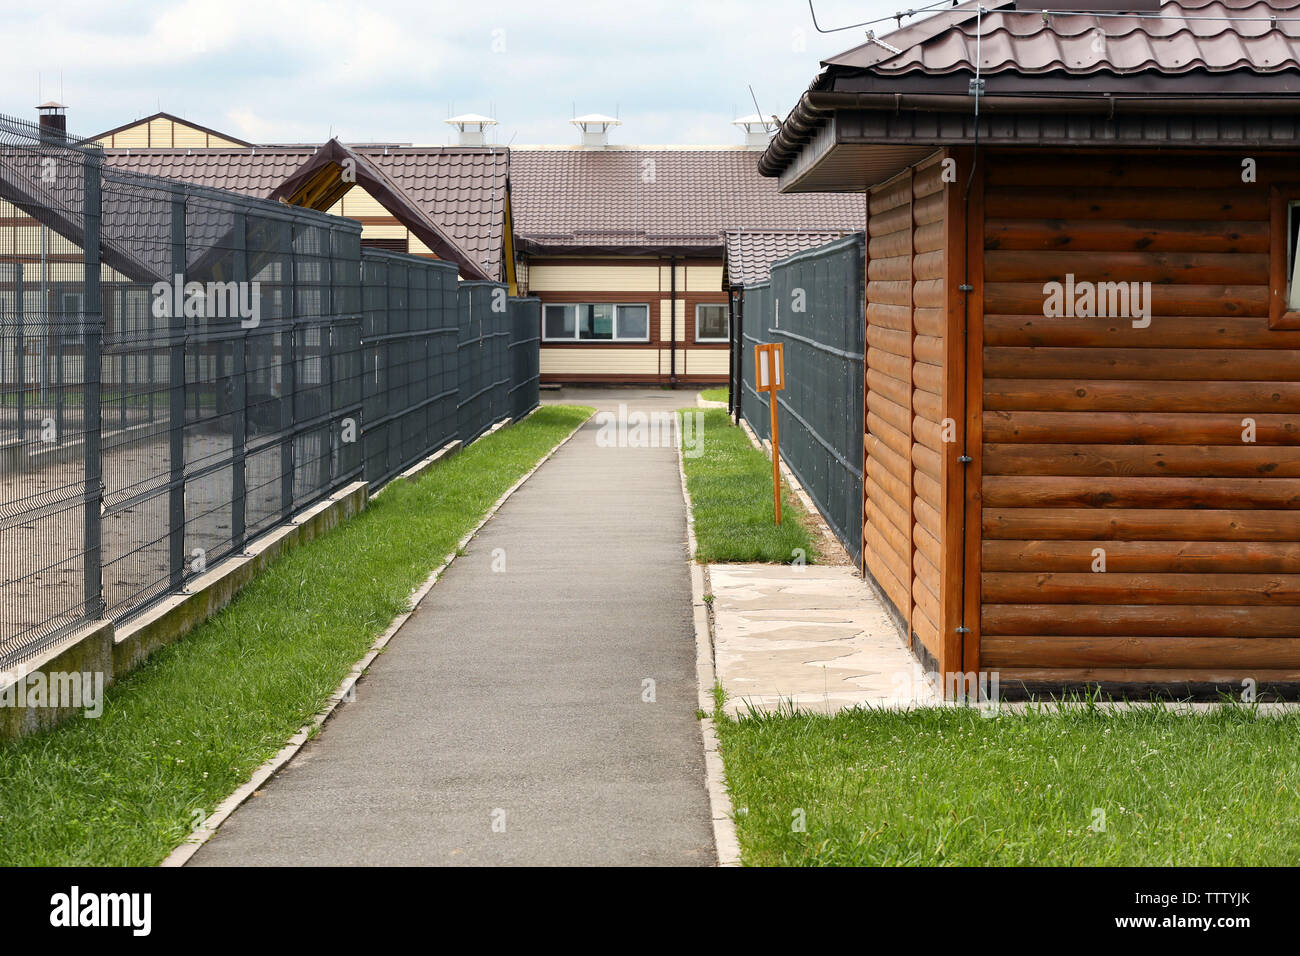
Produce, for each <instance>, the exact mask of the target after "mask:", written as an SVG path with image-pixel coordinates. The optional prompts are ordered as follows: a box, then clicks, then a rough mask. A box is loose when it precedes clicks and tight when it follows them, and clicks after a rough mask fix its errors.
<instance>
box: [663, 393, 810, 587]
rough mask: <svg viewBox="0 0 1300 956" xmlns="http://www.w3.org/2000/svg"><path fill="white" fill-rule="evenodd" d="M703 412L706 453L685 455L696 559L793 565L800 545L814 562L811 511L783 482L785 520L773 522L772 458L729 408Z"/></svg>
mask: <svg viewBox="0 0 1300 956" xmlns="http://www.w3.org/2000/svg"><path fill="white" fill-rule="evenodd" d="M691 413H692V414H694V411H692V412H691ZM700 414H701V415H702V416H703V422H704V430H703V433H702V437H703V446H702V447H703V452H704V453H703V454H702V455H700V456H699V457H698V458H689V457H688V458H685V459H684V461H685V463H686V487H687V488H688V489H689V491H690V493H691V504H692V506H693V509H694V512H695V538H696V540H697V542H698V545H699V546H698V548H697V550H696V554H695V557H696V559H697V560H699V561H705V562H723V561H769V562H775V563H780V564H789V563H790V562H791V561H792V560H793V559H794V554H795V549H801V550H802V551H803V553H804V555H805V560H806V561H807V562H808V563H809V564H811V563H812V562H813V561H814V560H815V559H816V557H817V553H816V549H815V548H814V547H813V543H812V536H811V535H810V534H809V533H808V529H807V528H806V527H805V526H804V521H805V520H807V515H806V513H805V512H804V509H803V507H802V505H800V504H799V501H798V499H796V498H795V497H794V496H793V495H791V494H790V490H789V488H787V487H786V485H785V483H784V482H782V484H781V512H782V513H781V524H780V525H776V524H773V522H772V518H773V515H772V463H771V461H770V460H769V459H768V458H767V456H766V455H764V454H763V452H761V451H759V450H758V449H757V448H755V447H754V446H753V445H752V444H750V442H749V439H748V438H747V437H746V436H745V433H744V432H743V431H742V430H741V429H740V428H739V427H738V426H736V425H733V424H731V419H730V418H728V417H727V412H726V410H725V409H721V408H709V409H704V410H703V411H701V412H700Z"/></svg>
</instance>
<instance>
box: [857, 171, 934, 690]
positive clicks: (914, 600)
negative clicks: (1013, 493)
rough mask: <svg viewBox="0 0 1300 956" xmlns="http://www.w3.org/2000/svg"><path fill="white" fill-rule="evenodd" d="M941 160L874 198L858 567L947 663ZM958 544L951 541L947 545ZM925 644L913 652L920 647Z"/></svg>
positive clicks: (927, 656)
mask: <svg viewBox="0 0 1300 956" xmlns="http://www.w3.org/2000/svg"><path fill="white" fill-rule="evenodd" d="M941 158H942V157H941V156H940V155H936V156H935V157H933V158H932V159H931V160H928V161H926V162H924V163H921V164H919V165H918V166H917V167H914V168H912V169H908V170H906V171H904V173H903V174H901V175H900V176H898V177H896V178H894V179H893V180H891V181H889V182H888V183H885V184H883V185H881V186H880V187H877V188H876V189H873V190H871V191H870V192H869V194H868V205H867V212H868V227H867V236H868V242H867V296H866V298H867V310H866V312H867V314H866V322H867V387H866V405H867V407H866V427H865V434H864V449H863V458H864V469H863V475H864V478H863V563H864V564H865V566H866V569H867V570H868V571H869V572H870V573H871V575H872V577H873V578H874V579H875V580H876V582H877V584H878V585H879V586H880V589H881V590H882V591H883V592H884V593H885V595H886V596H887V597H888V598H889V600H890V601H891V602H892V603H893V605H894V607H895V609H896V610H897V611H898V613H899V616H900V617H902V618H903V619H904V621H905V622H906V624H907V628H908V631H909V633H910V634H911V635H912V639H913V642H914V650H917V651H918V654H919V656H921V658H922V660H923V661H924V662H925V663H927V664H930V665H935V664H938V665H940V666H941V667H942V656H943V653H944V651H943V641H942V639H941V628H942V626H943V620H944V616H945V615H944V611H943V601H942V595H943V593H944V585H943V581H942V579H941V569H942V568H944V566H945V554H944V547H945V539H946V538H947V537H948V535H947V534H946V533H945V528H944V525H945V521H944V517H943V516H944V511H945V509H944V493H945V489H944V472H945V468H946V460H947V458H948V457H949V456H950V453H951V449H952V442H951V432H952V430H953V429H952V428H949V429H948V430H947V432H948V434H947V437H948V439H949V440H948V441H947V442H946V443H945V440H944V439H945V429H944V424H943V423H944V418H945V407H946V406H945V403H944V382H945V371H944V338H945V334H946V327H947V324H948V317H947V313H948V307H947V303H946V298H945V264H946V258H945V251H944V250H945V221H944V220H945V210H946V204H947V202H948V199H949V197H948V192H947V186H946V184H945V183H944V181H943V178H942V165H941V163H940V160H941ZM948 544H949V546H951V547H956V546H957V545H956V542H951V541H950V542H948ZM918 642H919V644H920V647H919V648H918V647H916V646H915V645H916V643H918Z"/></svg>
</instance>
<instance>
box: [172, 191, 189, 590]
mask: <svg viewBox="0 0 1300 956" xmlns="http://www.w3.org/2000/svg"><path fill="white" fill-rule="evenodd" d="M171 207H172V209H171V212H172V216H171V264H172V268H171V273H172V274H171V275H170V276H168V280H169V281H168V285H171V283H173V282H184V281H185V280H184V276H185V187H184V186H182V185H180V184H177V185H176V186H174V187H173V188H172V200H171ZM169 298H170V299H171V301H170V302H169V303H168V307H167V315H168V321H167V329H168V332H167V340H168V346H169V347H168V350H167V355H168V359H167V366H168V367H167V374H168V380H169V385H168V397H169V398H170V410H169V412H168V419H167V427H168V438H169V442H168V461H169V463H170V465H171V473H170V475H169V480H168V496H167V499H168V500H167V530H168V545H169V547H168V569H169V572H170V575H169V584H170V588H171V590H173V591H178V590H180V588H181V586H182V585H183V584H184V581H185V404H186V403H185V315H184V313H183V312H182V311H181V310H180V309H177V308H176V300H177V299H178V298H180V296H179V294H177V292H176V290H173V294H172V295H171V296H170V297H169Z"/></svg>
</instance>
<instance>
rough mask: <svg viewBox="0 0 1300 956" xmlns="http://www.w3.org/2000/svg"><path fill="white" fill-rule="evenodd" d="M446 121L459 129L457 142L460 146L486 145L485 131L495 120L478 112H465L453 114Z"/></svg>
mask: <svg viewBox="0 0 1300 956" xmlns="http://www.w3.org/2000/svg"><path fill="white" fill-rule="evenodd" d="M447 122H448V123H449V124H450V125H452V126H454V127H456V129H458V130H459V131H460V140H459V144H460V145H461V146H483V145H486V139H487V137H486V135H485V134H486V133H487V128H488V127H489V126H496V125H497V121H496V120H494V119H493V118H492V117H490V116H480V115H479V114H478V113H466V114H465V115H463V116H453V117H452V118H451V119H449V120H447Z"/></svg>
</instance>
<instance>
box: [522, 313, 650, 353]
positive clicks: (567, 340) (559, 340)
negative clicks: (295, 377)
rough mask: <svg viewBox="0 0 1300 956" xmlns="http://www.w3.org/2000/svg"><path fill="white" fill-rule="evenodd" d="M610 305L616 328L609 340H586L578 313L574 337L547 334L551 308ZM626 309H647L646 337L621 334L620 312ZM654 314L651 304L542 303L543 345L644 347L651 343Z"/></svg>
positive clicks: (575, 318)
mask: <svg viewBox="0 0 1300 956" xmlns="http://www.w3.org/2000/svg"><path fill="white" fill-rule="evenodd" d="M598 305H608V306H612V307H613V309H614V316H613V320H614V327H613V333H612V335H611V336H610V338H607V339H584V338H582V336H580V335H579V334H578V333H579V331H580V326H579V323H578V313H577V312H576V311H575V312H574V315H573V335H571V336H560V337H555V336H551V335H547V334H546V310H547V309H550V308H566V309H567V308H571V309H575V310H576V309H580V308H582V307H583V306H598ZM625 308H634V309H645V335H644V336H641V337H637V338H631V337H628V336H623V335H620V334H619V330H620V329H619V310H620V309H625ZM651 318H652V312H651V309H650V303H649V302H543V303H542V343H543V344H565V345H622V344H634V343H640V344H642V345H644V344H646V343H647V342H649V341H650V322H651Z"/></svg>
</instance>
